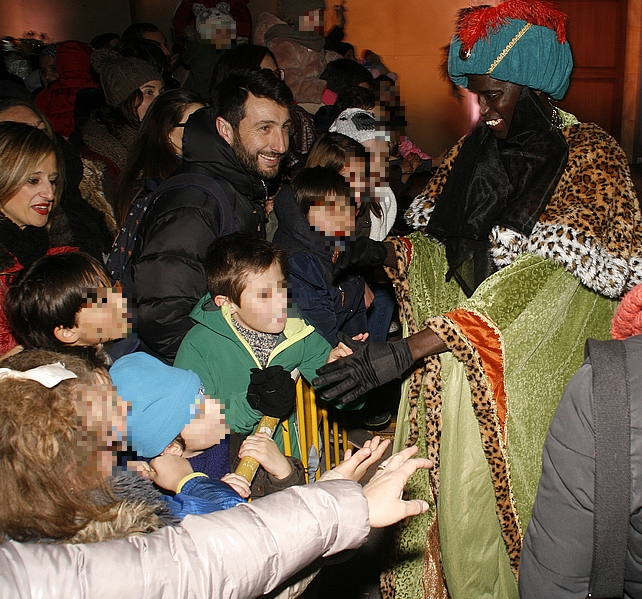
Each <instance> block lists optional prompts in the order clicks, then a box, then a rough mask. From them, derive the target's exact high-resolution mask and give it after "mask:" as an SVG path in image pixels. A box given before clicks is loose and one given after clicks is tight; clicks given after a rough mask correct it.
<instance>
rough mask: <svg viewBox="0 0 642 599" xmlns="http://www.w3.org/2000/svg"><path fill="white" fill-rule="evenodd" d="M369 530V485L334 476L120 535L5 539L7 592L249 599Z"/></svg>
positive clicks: (359, 540) (1, 579)
mask: <svg viewBox="0 0 642 599" xmlns="http://www.w3.org/2000/svg"><path fill="white" fill-rule="evenodd" d="M369 530H370V526H369V522H368V506H367V502H366V499H365V497H364V495H363V491H362V488H361V486H360V485H359V484H358V483H354V482H351V481H347V480H328V481H324V482H318V483H313V484H311V485H306V486H301V487H292V488H290V489H287V490H285V491H280V492H278V493H274V494H273V495H269V496H268V497H264V498H261V499H258V500H256V501H253V502H252V503H249V504H244V505H240V506H237V507H234V508H232V509H229V510H226V511H222V512H215V513H213V514H209V515H207V516H187V517H186V518H185V519H184V520H183V522H182V523H181V525H180V526H178V527H176V528H173V527H165V528H162V529H160V530H157V531H156V532H153V533H150V534H148V535H144V536H139V537H128V538H126V539H121V540H118V541H105V542H102V543H94V544H86V545H53V544H52V545H48V544H40V543H17V542H14V541H5V542H4V543H2V544H1V545H0V589H2V597H3V598H4V599H18V598H20V599H26V598H27V597H38V598H41V599H47V598H52V599H53V598H62V597H64V598H69V599H71V598H74V599H75V598H91V599H102V598H105V599H106V598H111V597H132V599H138V598H141V599H142V598H143V597H154V599H164V598H167V599H180V598H182V597H185V598H187V597H190V598H192V599H210V598H216V597H222V598H223V597H224V598H225V599H250V598H252V597H257V596H258V595H261V594H263V593H266V592H269V591H271V590H272V589H274V588H275V587H276V586H277V585H279V584H280V583H282V582H283V581H285V580H287V579H288V578H289V577H290V576H291V575H292V574H294V573H296V572H298V571H299V570H301V569H302V568H304V567H305V566H307V565H308V564H310V563H312V562H313V561H314V560H315V559H317V558H319V557H322V556H328V555H332V554H335V553H338V552H339V551H343V550H344V549H354V548H356V547H359V546H360V545H362V544H363V543H364V542H365V540H366V535H367V534H368V532H369Z"/></svg>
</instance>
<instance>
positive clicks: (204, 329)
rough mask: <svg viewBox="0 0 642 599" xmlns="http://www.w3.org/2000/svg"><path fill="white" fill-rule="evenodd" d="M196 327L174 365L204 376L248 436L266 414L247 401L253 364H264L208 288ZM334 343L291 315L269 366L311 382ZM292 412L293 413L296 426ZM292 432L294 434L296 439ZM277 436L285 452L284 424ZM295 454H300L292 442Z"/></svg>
mask: <svg viewBox="0 0 642 599" xmlns="http://www.w3.org/2000/svg"><path fill="white" fill-rule="evenodd" d="M190 316H191V318H192V320H193V321H194V322H195V323H196V326H195V327H194V328H192V329H191V330H190V331H189V333H187V335H186V336H185V339H184V340H183V343H181V347H180V349H179V351H178V354H177V355H176V362H175V363H174V365H175V366H178V367H179V368H186V369H190V370H193V371H194V372H195V373H196V374H197V375H198V376H199V378H200V379H201V382H202V383H203V388H204V389H205V392H206V393H207V394H208V395H209V396H211V397H217V398H219V399H220V400H221V401H223V402H225V408H226V413H225V418H226V421H227V423H228V424H229V425H230V427H231V428H232V430H233V431H234V432H237V433H242V434H245V435H250V434H252V433H254V429H255V427H256V425H257V424H258V423H259V421H260V420H261V418H262V417H263V414H262V413H261V412H259V411H258V410H255V409H254V408H252V407H251V406H250V404H249V403H248V402H247V399H246V396H247V388H248V385H249V384H250V376H251V374H252V373H251V371H250V369H252V368H261V364H260V362H259V360H258V359H257V358H256V355H255V354H254V352H253V351H252V349H251V348H250V346H249V345H248V343H247V341H245V339H244V338H243V337H242V336H241V335H240V334H239V333H238V331H237V330H236V328H235V327H234V324H233V323H232V316H231V315H230V309H229V306H226V305H223V306H222V307H221V308H218V307H217V306H216V305H215V304H214V302H213V301H212V298H211V296H210V294H209V293H208V294H207V295H206V296H205V297H203V299H202V300H201V301H200V302H199V303H198V304H197V305H196V307H195V308H194V310H192V313H191V315H190ZM330 349H331V348H330V345H329V344H328V343H327V341H325V339H323V337H321V335H319V334H318V333H316V332H315V331H314V327H312V326H311V325H309V324H307V323H306V322H305V321H304V320H302V319H300V318H288V319H287V321H286V323H285V329H284V330H283V333H281V336H280V338H279V342H278V343H277V345H276V347H275V348H274V350H272V353H271V354H270V357H269V360H268V366H276V365H280V366H282V367H283V368H284V370H287V371H289V372H292V371H293V370H294V369H295V368H297V369H298V370H299V372H300V373H301V375H302V376H303V378H305V379H306V380H308V381H311V380H312V379H313V378H315V377H316V376H317V375H316V371H317V368H320V367H321V366H323V365H324V364H325V363H326V361H327V359H328V355H329V353H330ZM293 424H294V414H293V415H292V416H290V425H291V426H290V430H291V431H293V430H294V428H293ZM294 437H295V436H294V435H292V438H293V439H294ZM274 441H275V442H276V444H277V445H278V446H279V449H280V450H281V451H283V434H282V431H281V427H280V426H279V427H277V429H276V431H275V433H274ZM292 455H293V456H295V457H297V458H298V457H300V453H299V451H298V447H296V444H295V443H294V442H293V447H292Z"/></svg>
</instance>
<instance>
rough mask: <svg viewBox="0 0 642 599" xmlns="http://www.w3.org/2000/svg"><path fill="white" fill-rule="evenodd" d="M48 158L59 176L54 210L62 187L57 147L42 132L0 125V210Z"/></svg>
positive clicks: (24, 127)
mask: <svg viewBox="0 0 642 599" xmlns="http://www.w3.org/2000/svg"><path fill="white" fill-rule="evenodd" d="M52 154H53V156H54V157H55V159H56V167H57V169H58V173H59V177H58V182H57V184H56V186H55V194H54V206H55V205H57V203H58V200H59V199H60V194H61V193H62V187H63V173H62V164H63V162H62V157H61V154H60V150H59V149H58V146H57V145H56V144H55V142H54V141H53V140H52V139H50V138H49V136H48V135H47V134H46V133H45V132H44V131H40V130H39V129H35V128H34V127H31V126H29V125H25V124H24V123H12V122H8V121H7V122H3V123H0V207H2V206H4V205H5V204H6V203H7V202H8V201H9V200H10V199H11V198H13V197H14V196H15V195H16V194H17V193H18V192H19V191H20V189H21V188H22V187H23V185H25V184H26V183H27V181H28V180H29V178H30V177H31V174H32V173H33V172H34V171H35V170H36V168H37V167H38V165H39V164H40V163H41V162H42V161H43V160H45V159H46V158H47V157H48V156H50V155H52Z"/></svg>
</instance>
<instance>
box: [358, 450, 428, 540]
mask: <svg viewBox="0 0 642 599" xmlns="http://www.w3.org/2000/svg"><path fill="white" fill-rule="evenodd" d="M417 451H418V450H417V447H416V446H415V447H408V448H406V449H404V450H403V451H400V452H399V453H396V454H395V455H393V456H392V457H391V458H390V459H389V460H388V461H387V463H384V464H385V465H383V469H381V470H380V471H379V472H377V474H375V475H374V476H373V477H372V479H371V480H370V482H369V483H368V484H367V485H366V486H365V487H364V488H363V494H364V495H365V496H366V499H367V500H368V511H369V513H370V526H371V527H372V528H384V527H385V526H390V525H391V524H394V523H395V522H399V521H400V520H403V519H404V518H408V517H409V516H417V515H419V514H423V513H424V512H425V511H427V510H428V504H427V503H426V502H425V501H421V500H420V499H414V500H412V501H403V500H402V499H401V495H402V493H403V489H404V487H405V486H406V483H407V482H408V479H409V478H410V477H411V476H412V475H413V474H414V473H415V472H416V471H417V470H418V469H419V468H432V465H433V464H432V462H431V461H430V460H427V459H425V458H415V459H411V458H412V456H414V455H415V454H416V453H417Z"/></svg>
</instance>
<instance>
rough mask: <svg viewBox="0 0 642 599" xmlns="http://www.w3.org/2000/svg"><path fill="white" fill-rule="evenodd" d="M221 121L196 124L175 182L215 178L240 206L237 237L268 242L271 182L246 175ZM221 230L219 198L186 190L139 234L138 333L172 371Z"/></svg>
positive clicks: (189, 127)
mask: <svg viewBox="0 0 642 599" xmlns="http://www.w3.org/2000/svg"><path fill="white" fill-rule="evenodd" d="M214 121H215V117H214V114H213V113H212V111H211V109H209V108H203V109H201V110H199V111H197V112H195V113H194V114H193V115H192V116H191V117H190V118H189V120H188V121H187V124H186V125H185V133H184V136H183V156H184V163H183V164H182V165H181V166H180V167H178V168H177V169H176V170H175V171H174V173H172V175H177V174H180V173H200V174H204V175H206V176H209V177H211V178H213V179H215V180H216V181H217V182H218V183H219V184H220V185H221V187H222V188H223V190H224V191H225V194H226V196H227V200H228V201H229V202H230V204H231V206H232V210H233V212H234V220H235V227H236V231H238V232H242V233H249V234H251V235H256V236H257V237H262V238H264V237H265V200H266V198H267V188H266V185H265V182H264V181H263V180H262V179H260V178H258V177H256V176H254V175H251V174H249V173H248V172H247V171H245V169H244V168H243V167H242V166H241V163H240V162H239V161H238V159H237V157H236V155H235V154H234V151H233V150H232V147H231V146H230V145H229V144H228V143H227V142H226V141H225V140H224V139H223V138H221V137H220V136H219V135H218V133H217V131H216V125H215V122H214ZM172 175H170V176H172ZM219 223H220V212H219V199H217V198H215V197H213V196H211V195H208V194H207V193H205V192H202V191H199V190H197V189H194V188H185V189H178V190H174V191H171V192H168V193H167V194H165V195H163V196H161V197H160V198H158V200H157V201H156V202H155V204H154V205H153V206H152V207H151V208H150V209H149V210H148V212H147V216H146V218H145V220H144V222H143V223H142V224H141V227H140V229H139V234H138V239H137V241H136V247H135V248H134V253H133V255H132V272H133V277H134V285H135V288H136V296H137V300H138V308H139V313H138V317H139V320H138V332H139V335H140V338H141V340H142V342H143V344H144V346H145V349H146V350H147V351H149V352H150V353H152V354H154V355H155V356H157V357H159V358H161V359H163V360H164V361H166V362H168V363H170V364H171V363H172V362H173V360H174V358H175V356H176V352H177V351H178V347H179V345H180V343H181V341H182V339H183V337H184V336H185V334H186V333H187V331H188V330H189V329H190V328H191V327H192V325H193V323H192V321H191V320H190V318H189V314H190V312H191V310H192V308H194V306H195V305H196V303H197V302H198V300H200V299H201V298H202V297H203V295H205V293H206V292H207V280H206V276H205V266H204V262H205V255H206V253H207V248H208V247H209V245H210V244H211V243H212V241H214V240H215V239H216V237H217V234H218V230H219Z"/></svg>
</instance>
